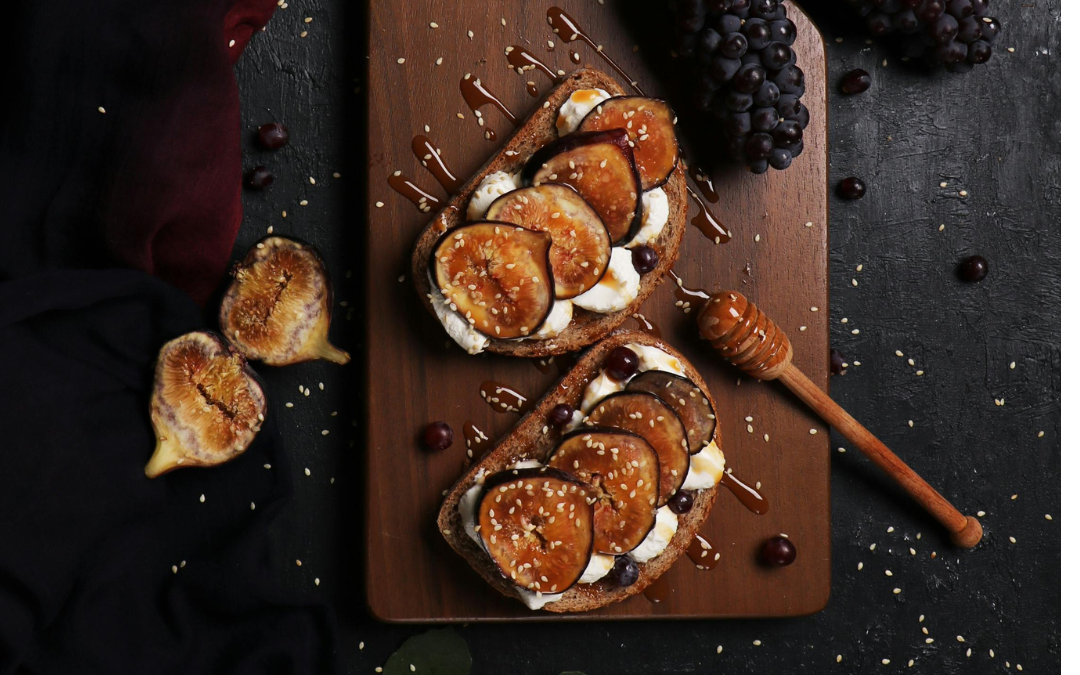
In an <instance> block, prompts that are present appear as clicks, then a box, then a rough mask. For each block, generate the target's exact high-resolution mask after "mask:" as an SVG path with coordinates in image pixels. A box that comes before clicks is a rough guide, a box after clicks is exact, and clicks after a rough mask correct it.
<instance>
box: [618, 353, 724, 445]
mask: <svg viewBox="0 0 1080 675" xmlns="http://www.w3.org/2000/svg"><path fill="white" fill-rule="evenodd" d="M626 390H627V391H646V392H649V393H650V394H653V395H654V396H656V397H657V398H659V399H660V400H661V401H663V402H664V403H667V404H668V405H669V406H671V408H672V409H673V410H674V411H675V414H676V415H678V416H679V421H680V422H682V423H683V427H684V428H685V429H686V440H687V442H688V443H689V444H690V454H691V455H696V454H697V453H698V452H700V451H701V449H702V448H704V447H705V446H706V445H708V444H709V443H711V442H712V441H713V438H714V437H715V436H716V411H715V410H713V407H712V404H711V403H709V397H708V396H706V395H705V393H704V392H702V391H701V389H700V388H698V386H697V385H696V384H694V383H693V382H691V381H690V380H688V379H686V378H685V377H681V376H679V375H674V374H672V373H669V372H666V371H663V370H646V371H644V372H642V373H638V374H637V375H635V376H634V379H632V380H630V382H629V384H627V385H626Z"/></svg>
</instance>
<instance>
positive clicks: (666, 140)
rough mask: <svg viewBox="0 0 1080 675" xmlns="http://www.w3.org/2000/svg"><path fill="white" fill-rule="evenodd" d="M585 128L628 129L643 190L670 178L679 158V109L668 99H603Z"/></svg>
mask: <svg viewBox="0 0 1080 675" xmlns="http://www.w3.org/2000/svg"><path fill="white" fill-rule="evenodd" d="M578 129H580V130H581V131H600V130H603V129H625V130H626V133H627V134H628V135H629V137H630V147H631V148H633V150H634V163H635V164H636V165H637V170H638V175H639V176H641V189H642V191H648V190H652V189H653V188H657V187H660V186H661V185H663V184H664V183H666V182H667V179H668V176H670V175H671V172H672V171H674V170H675V165H676V164H677V163H678V161H679V141H678V139H677V138H676V137H675V112H674V111H673V110H672V109H671V106H669V105H668V104H667V103H665V102H663V101H661V100H659V99H655V98H646V97H644V96H617V97H615V98H610V99H608V100H606V101H603V102H601V103H599V104H597V106H596V107H595V108H593V109H592V110H591V111H590V112H589V114H587V115H586V116H585V118H584V119H583V120H581V126H580V127H578Z"/></svg>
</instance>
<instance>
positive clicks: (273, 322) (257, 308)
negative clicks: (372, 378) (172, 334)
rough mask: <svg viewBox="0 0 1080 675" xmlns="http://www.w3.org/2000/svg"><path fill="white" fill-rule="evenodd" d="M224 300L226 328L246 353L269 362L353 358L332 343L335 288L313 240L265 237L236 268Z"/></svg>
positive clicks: (343, 361) (222, 320) (223, 327)
mask: <svg viewBox="0 0 1080 675" xmlns="http://www.w3.org/2000/svg"><path fill="white" fill-rule="evenodd" d="M232 276H233V282H232V284H231V285H230V286H229V289H228V290H227V291H226V292H225V297H224V298H222V300H221V311H220V315H219V321H220V323H221V330H222V332H224V333H225V337H226V339H228V340H229V342H231V343H232V344H233V345H234V346H235V347H236V348H237V349H239V350H240V352H241V353H242V354H244V356H246V357H247V358H249V359H253V360H256V361H262V362H263V363H265V364H267V365H270V366H287V365H289V364H292V363H302V362H304V361H314V360H315V359H326V360H327V361H333V362H334V363H337V364H346V363H348V362H349V354H348V352H345V351H342V350H340V349H338V348H337V347H335V346H333V345H332V344H330V342H329V340H327V333H328V332H329V330H330V314H331V311H332V308H333V306H334V292H333V289H332V288H331V286H330V279H329V277H328V276H327V274H326V268H325V267H324V266H323V263H322V259H321V258H320V257H319V254H318V252H317V251H316V250H315V249H314V248H313V247H311V246H309V245H307V244H304V243H301V242H299V241H295V240H293V239H289V238H287V237H266V238H265V239H263V240H262V241H260V242H258V243H257V244H255V246H254V247H253V248H252V249H251V250H250V251H248V252H247V255H246V256H244V260H243V261H242V262H240V263H238V264H237V265H236V266H235V267H234V268H233V271H232Z"/></svg>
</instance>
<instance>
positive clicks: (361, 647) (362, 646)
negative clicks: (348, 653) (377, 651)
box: [360, 640, 364, 651]
mask: <svg viewBox="0 0 1080 675" xmlns="http://www.w3.org/2000/svg"><path fill="white" fill-rule="evenodd" d="M360 651H364V641H363V640H361V641H360Z"/></svg>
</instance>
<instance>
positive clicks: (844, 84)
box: [840, 68, 870, 94]
mask: <svg viewBox="0 0 1080 675" xmlns="http://www.w3.org/2000/svg"><path fill="white" fill-rule="evenodd" d="M869 88H870V73H868V72H866V71H865V70H863V69H862V68H856V69H855V70H853V71H851V72H850V73H848V74H847V75H844V77H843V79H842V80H840V91H842V92H844V93H845V94H861V93H863V92H864V91H866V90H867V89H869Z"/></svg>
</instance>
